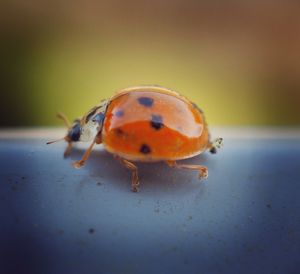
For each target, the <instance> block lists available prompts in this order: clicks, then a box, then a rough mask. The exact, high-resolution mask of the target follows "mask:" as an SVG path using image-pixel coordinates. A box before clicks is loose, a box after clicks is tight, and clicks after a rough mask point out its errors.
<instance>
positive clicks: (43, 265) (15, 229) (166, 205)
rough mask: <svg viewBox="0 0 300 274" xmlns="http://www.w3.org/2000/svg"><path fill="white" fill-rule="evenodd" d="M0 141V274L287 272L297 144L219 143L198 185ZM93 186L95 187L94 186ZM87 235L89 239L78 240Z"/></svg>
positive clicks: (295, 226) (293, 235)
mask: <svg viewBox="0 0 300 274" xmlns="http://www.w3.org/2000/svg"><path fill="white" fill-rule="evenodd" d="M64 147H65V144H62V143H60V144H55V145H52V146H46V145H45V140H27V141H22V142H20V141H17V140H15V141H9V140H0V152H1V153H0V163H1V167H0V178H1V187H0V217H1V223H0V249H1V251H0V270H1V271H0V273H1V274H2V273H56V274H59V273H64V274H65V273H72V274H76V273H89V274H90V273H299V272H300V199H299V193H300V140H272V141H269V140H252V141H251V140H240V141H239V140H235V141H234V140H225V147H224V149H223V150H222V151H220V153H219V154H217V155H210V154H209V153H207V154H205V155H203V156H200V157H196V158H193V159H190V160H188V161H186V162H190V163H200V162H201V163H202V164H204V165H207V166H208V168H209V178H208V179H207V180H206V181H198V180H197V175H196V173H195V172H188V171H175V170H172V169H169V168H168V167H167V166H166V165H164V164H148V165H147V164H142V165H139V166H140V169H139V172H140V179H141V189H140V192H139V193H132V192H131V191H130V173H129V171H127V170H126V169H125V168H124V167H122V166H121V165H120V164H119V163H118V162H116V161H115V160H114V159H113V157H112V156H111V155H110V154H108V153H106V152H104V151H100V150H98V151H95V152H94V153H93V155H92V157H91V159H90V160H89V162H88V163H87V165H86V166H85V167H84V168H83V169H81V170H76V169H73V168H72V167H71V166H70V164H71V162H72V161H73V160H75V159H78V158H80V156H81V154H82V153H83V150H76V151H74V153H73V154H72V156H71V158H70V159H63V157H62V153H63V149H64ZM97 183H100V185H98V184H97ZM90 229H94V233H90V232H89V230H90Z"/></svg>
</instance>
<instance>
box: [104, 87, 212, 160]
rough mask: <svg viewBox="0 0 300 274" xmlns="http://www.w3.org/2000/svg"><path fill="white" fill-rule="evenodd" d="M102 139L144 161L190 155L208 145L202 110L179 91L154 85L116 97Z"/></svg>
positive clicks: (120, 152) (125, 155) (119, 152)
mask: <svg viewBox="0 0 300 274" xmlns="http://www.w3.org/2000/svg"><path fill="white" fill-rule="evenodd" d="M101 139H102V142H103V144H104V146H105V148H106V149H107V150H108V151H109V152H111V153H113V154H115V155H118V156H120V157H122V158H125V159H128V160H132V161H142V162H154V161H163V160H180V159H186V158H190V157H193V156H195V155H198V154H200V153H201V152H203V151H204V150H205V149H206V148H207V147H208V145H209V133H208V129H207V125H206V123H205V119H204V116H203V113H202V111H201V110H200V109H199V108H197V106H196V105H195V104H193V103H191V102H190V101H189V100H187V99H186V98H185V97H183V96H181V95H179V94H178V93H176V92H174V91H171V90H168V89H166V88H162V87H155V86H149V87H148V86H144V87H143V86H142V87H134V88H129V89H125V90H122V91H120V92H119V93H117V94H116V95H115V96H113V97H112V98H111V99H110V101H109V105H108V107H107V111H106V113H105V120H104V123H103V129H102V132H101Z"/></svg>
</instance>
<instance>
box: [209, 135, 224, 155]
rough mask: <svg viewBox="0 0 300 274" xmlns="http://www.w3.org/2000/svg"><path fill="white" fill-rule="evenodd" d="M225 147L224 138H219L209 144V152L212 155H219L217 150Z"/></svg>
mask: <svg viewBox="0 0 300 274" xmlns="http://www.w3.org/2000/svg"><path fill="white" fill-rule="evenodd" d="M222 146H223V138H217V139H215V140H214V141H213V142H211V143H209V144H208V149H209V152H210V153H212V154H215V153H217V149H220V148H222Z"/></svg>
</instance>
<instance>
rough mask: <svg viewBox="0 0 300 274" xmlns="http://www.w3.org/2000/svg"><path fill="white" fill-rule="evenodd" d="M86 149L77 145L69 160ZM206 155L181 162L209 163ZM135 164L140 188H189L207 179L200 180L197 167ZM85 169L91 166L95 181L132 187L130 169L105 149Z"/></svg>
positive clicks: (99, 150) (194, 189) (78, 157)
mask: <svg viewBox="0 0 300 274" xmlns="http://www.w3.org/2000/svg"><path fill="white" fill-rule="evenodd" d="M84 151H85V149H84V148H74V149H73V151H72V153H71V154H70V156H69V157H68V158H66V160H69V161H71V162H73V161H76V160H79V159H80V158H81V157H82V155H83V154H84ZM207 158H208V157H207V155H205V154H202V155H199V156H196V157H193V158H191V159H187V160H183V161H180V162H184V163H188V164H202V165H206V164H207V162H208V159H207ZM135 164H136V165H137V167H138V172H139V179H140V192H153V191H154V192H155V191H168V192H174V191H175V192H176V191H181V192H182V191H184V192H190V191H197V190H198V191H199V189H200V188H204V187H205V180H199V179H198V173H197V172H196V171H189V170H177V169H172V168H170V167H169V166H168V165H167V164H166V163H164V162H156V163H141V162H135ZM82 169H86V170H88V173H89V174H90V175H89V176H90V179H91V180H95V183H96V182H99V181H101V183H103V184H105V185H111V186H109V187H118V188H122V189H126V190H128V191H130V189H131V171H129V170H128V169H126V168H125V167H124V166H123V165H122V164H121V163H120V162H119V161H118V160H117V159H115V158H114V156H113V155H112V154H110V153H108V152H107V151H105V150H104V149H99V148H97V149H95V150H94V151H93V152H92V154H91V155H90V157H89V159H88V161H87V162H86V163H85V165H84V166H83V167H82Z"/></svg>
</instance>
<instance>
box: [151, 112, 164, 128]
mask: <svg viewBox="0 0 300 274" xmlns="http://www.w3.org/2000/svg"><path fill="white" fill-rule="evenodd" d="M151 126H152V127H153V128H155V129H156V130H159V129H161V128H162V127H163V126H164V124H163V118H162V117H161V116H160V115H154V114H152V116H151Z"/></svg>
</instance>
